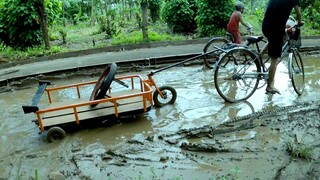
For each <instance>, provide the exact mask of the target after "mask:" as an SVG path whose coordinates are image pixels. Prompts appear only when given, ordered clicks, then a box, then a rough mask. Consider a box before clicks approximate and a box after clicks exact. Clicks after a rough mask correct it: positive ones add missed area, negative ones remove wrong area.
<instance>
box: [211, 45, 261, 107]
mask: <svg viewBox="0 0 320 180" xmlns="http://www.w3.org/2000/svg"><path fill="white" fill-rule="evenodd" d="M260 72H261V68H260V64H259V62H258V60H257V57H256V56H255V55H254V54H253V53H252V52H251V51H249V50H247V49H243V48H235V49H232V50H230V51H229V52H228V53H227V54H225V55H223V57H221V59H220V60H219V62H218V66H217V67H216V69H215V73H214V84H215V87H216V89H217V92H218V94H219V95H220V96H221V97H222V98H223V99H224V100H225V101H227V102H238V101H242V100H246V99H248V98H249V97H250V96H252V94H253V93H254V92H255V90H256V89H257V86H258V84H259V74H260Z"/></svg>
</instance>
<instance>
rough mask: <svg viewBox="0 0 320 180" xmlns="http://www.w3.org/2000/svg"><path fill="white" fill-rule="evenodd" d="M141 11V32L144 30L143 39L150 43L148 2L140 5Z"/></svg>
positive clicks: (144, 1)
mask: <svg viewBox="0 0 320 180" xmlns="http://www.w3.org/2000/svg"><path fill="white" fill-rule="evenodd" d="M140 6H141V10H142V23H141V30H142V37H143V41H146V42H147V41H149V37H148V0H142V1H141V3H140Z"/></svg>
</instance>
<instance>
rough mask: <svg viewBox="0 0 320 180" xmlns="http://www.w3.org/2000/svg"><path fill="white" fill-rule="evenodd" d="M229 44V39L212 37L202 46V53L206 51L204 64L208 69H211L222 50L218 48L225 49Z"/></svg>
mask: <svg viewBox="0 0 320 180" xmlns="http://www.w3.org/2000/svg"><path fill="white" fill-rule="evenodd" d="M230 45H231V44H230V41H228V40H227V39H225V38H222V37H216V38H212V39H211V40H210V41H209V42H208V43H207V44H206V46H205V47H204V48H203V53H208V54H206V55H205V56H204V64H205V66H206V67H207V68H209V69H213V68H214V64H215V63H216V62H217V60H218V59H219V56H220V54H221V53H222V52H223V51H221V50H219V48H221V49H226V48H227V47H229V46H230ZM210 52H211V53H210Z"/></svg>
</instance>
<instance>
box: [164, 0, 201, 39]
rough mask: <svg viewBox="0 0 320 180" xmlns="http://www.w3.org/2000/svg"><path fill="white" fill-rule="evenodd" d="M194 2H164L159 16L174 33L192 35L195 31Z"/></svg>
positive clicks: (175, 0)
mask: <svg viewBox="0 0 320 180" xmlns="http://www.w3.org/2000/svg"><path fill="white" fill-rule="evenodd" d="M194 2H195V1H194V0H189V1H188V0H166V1H165V5H164V6H163V7H162V11H161V16H162V18H163V20H164V21H165V22H166V23H167V24H168V26H169V28H171V29H172V30H173V32H174V33H192V32H194V30H195V29H196V21H195V16H196V12H195V11H196V6H195V3H194Z"/></svg>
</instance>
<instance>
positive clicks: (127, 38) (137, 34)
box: [111, 31, 185, 45]
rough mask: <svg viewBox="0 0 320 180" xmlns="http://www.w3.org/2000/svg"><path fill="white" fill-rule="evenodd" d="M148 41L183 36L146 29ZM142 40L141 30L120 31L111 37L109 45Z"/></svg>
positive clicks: (171, 39) (181, 37)
mask: <svg viewBox="0 0 320 180" xmlns="http://www.w3.org/2000/svg"><path fill="white" fill-rule="evenodd" d="M148 35H149V41H174V40H183V39H185V37H184V36H170V35H168V34H159V33H157V32H154V31H148ZM141 42H143V38H142V33H141V31H134V32H131V33H129V34H127V33H126V34H124V33H121V34H119V35H117V36H116V37H113V39H112V43H111V45H121V44H132V43H141Z"/></svg>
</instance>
